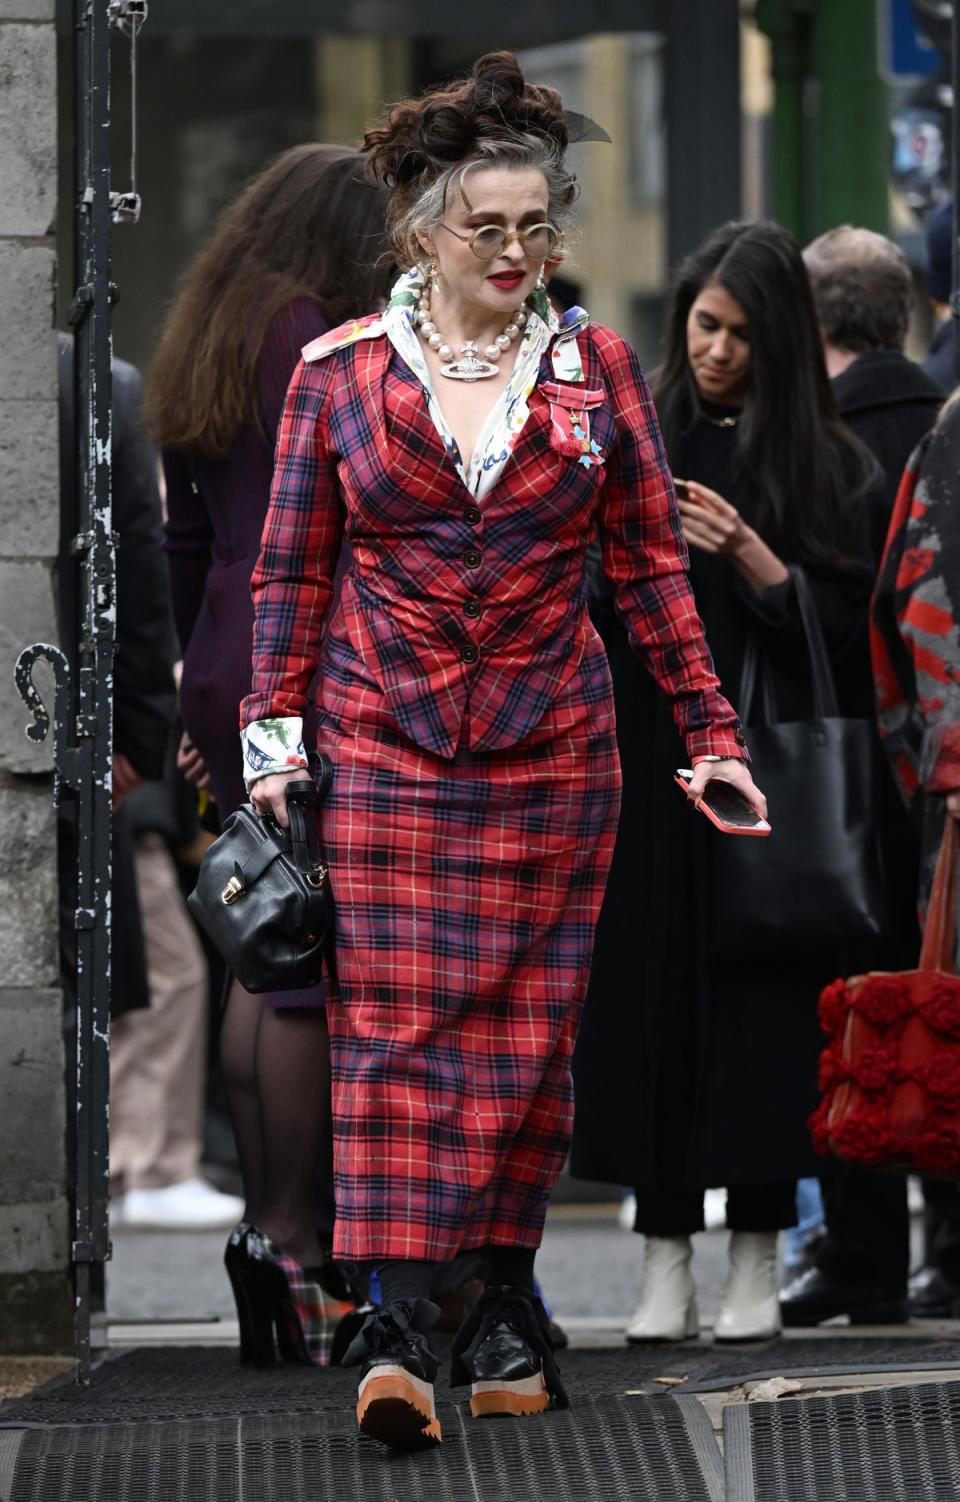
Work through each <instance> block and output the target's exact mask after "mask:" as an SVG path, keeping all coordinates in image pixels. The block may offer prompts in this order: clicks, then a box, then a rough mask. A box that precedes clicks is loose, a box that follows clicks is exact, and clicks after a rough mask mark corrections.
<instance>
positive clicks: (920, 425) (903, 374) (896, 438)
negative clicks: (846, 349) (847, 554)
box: [833, 349, 943, 567]
mask: <svg viewBox="0 0 960 1502" xmlns="http://www.w3.org/2000/svg"><path fill="white" fill-rule="evenodd" d="M833 394H834V396H835V398H836V402H837V407H838V409H839V411H840V416H841V417H842V418H843V420H844V422H845V423H846V424H847V427H848V428H850V430H851V431H852V432H853V433H855V434H856V435H857V437H858V438H859V439H860V441H861V443H863V444H865V445H866V447H867V448H868V449H869V450H870V452H871V454H873V456H874V458H875V459H876V460H877V463H878V464H879V465H880V468H881V470H882V471H883V481H882V484H881V485H880V486H879V487H877V489H876V491H875V493H874V495H873V496H872V504H871V505H870V508H869V525H870V537H871V546H872V550H873V554H874V558H875V561H876V565H877V567H879V564H880V559H881V557H882V555H883V546H884V543H885V541H886V536H887V528H888V526H889V525H890V516H891V513H892V512H893V503H894V500H895V499H896V494H897V490H898V488H899V485H900V479H901V476H902V475H903V471H904V469H905V468H906V463H907V460H908V459H909V458H910V455H911V454H912V453H913V451H914V449H915V448H916V446H917V444H918V443H919V442H920V440H921V438H923V437H924V436H925V434H927V433H929V431H930V429H931V428H932V427H933V424H934V423H935V421H936V418H937V413H938V412H939V410H940V408H941V406H942V405H943V394H942V392H941V390H940V388H939V386H938V385H937V383H936V382H935V381H934V380H932V379H931V377H930V376H929V375H927V374H926V372H925V371H923V370H921V368H920V366H919V365H914V363H913V361H912V360H908V359H907V357H906V355H901V354H900V353H899V351H897V350H893V349H886V350H871V351H870V352H869V353H867V354H864V355H860V356H859V357H858V358H857V359H856V360H854V362H853V364H852V365H848V366H847V369H846V370H845V371H844V372H843V374H842V375H838V376H837V377H836V379H835V380H834V382H833Z"/></svg>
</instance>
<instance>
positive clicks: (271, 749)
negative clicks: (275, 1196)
mask: <svg viewBox="0 0 960 1502" xmlns="http://www.w3.org/2000/svg"><path fill="white" fill-rule="evenodd" d="M240 743H241V745H242V747H243V781H244V785H245V786H246V787H247V788H248V789H249V787H250V786H251V784H252V783H254V782H256V781H257V780H258V778H260V777H269V776H270V775H271V774H272V773H274V772H289V771H290V768H291V767H305V766H306V765H307V753H306V752H305V751H304V749H303V720H302V719H301V718H300V716H299V715H285V716H283V718H277V719H273V720H254V722H253V724H252V725H247V726H246V728H245V729H243V730H241V732H240Z"/></svg>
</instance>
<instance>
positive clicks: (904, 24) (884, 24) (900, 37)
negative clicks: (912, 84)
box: [877, 0, 942, 79]
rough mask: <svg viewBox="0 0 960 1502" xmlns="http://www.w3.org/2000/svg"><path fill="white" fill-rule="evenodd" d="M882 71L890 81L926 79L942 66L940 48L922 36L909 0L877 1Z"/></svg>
mask: <svg viewBox="0 0 960 1502" xmlns="http://www.w3.org/2000/svg"><path fill="white" fill-rule="evenodd" d="M877 11H878V14H877V22H878V25H877V30H878V32H879V41H880V71H881V73H883V74H884V76H885V77H887V78H898V79H902V78H926V77H927V76H928V75H929V74H931V73H936V71H937V69H938V68H939V67H940V64H941V61H942V59H941V56H940V53H939V52H938V51H937V49H936V48H935V47H934V46H932V45H931V43H930V42H928V41H927V39H926V37H925V36H922V35H921V33H920V30H919V28H918V26H917V22H916V18H915V16H914V13H913V7H912V6H911V5H910V0H878V4H877Z"/></svg>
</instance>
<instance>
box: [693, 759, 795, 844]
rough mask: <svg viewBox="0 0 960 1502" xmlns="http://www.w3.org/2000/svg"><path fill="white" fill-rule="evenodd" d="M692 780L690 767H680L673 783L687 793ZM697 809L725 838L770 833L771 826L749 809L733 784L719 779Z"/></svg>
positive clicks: (710, 783)
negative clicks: (726, 835)
mask: <svg viewBox="0 0 960 1502" xmlns="http://www.w3.org/2000/svg"><path fill="white" fill-rule="evenodd" d="M692 779H693V773H692V771H691V770H690V768H689V767H678V768H677V770H676V773H675V775H674V779H673V780H674V782H675V783H676V784H677V787H681V788H684V789H686V787H687V785H688V784H689V783H690V782H691V781H692ZM698 807H699V809H700V812H701V813H702V814H706V816H707V818H708V819H709V820H710V823H711V824H715V825H716V826H717V828H718V829H719V830H722V832H723V833H724V834H752V835H765V834H770V832H771V827H772V826H771V825H769V824H768V823H767V821H766V819H761V817H760V815H759V814H758V813H757V811H756V809H754V808H751V807H750V804H749V803H748V802H747V800H746V798H745V797H744V796H743V794H742V793H741V792H740V791H739V790H738V789H737V788H735V787H734V786H733V784H732V783H729V782H722V781H721V780H720V778H718V777H714V778H712V779H711V780H710V782H708V783H707V785H706V787H705V788H704V790H703V793H702V795H701V798H700V803H699V805H698Z"/></svg>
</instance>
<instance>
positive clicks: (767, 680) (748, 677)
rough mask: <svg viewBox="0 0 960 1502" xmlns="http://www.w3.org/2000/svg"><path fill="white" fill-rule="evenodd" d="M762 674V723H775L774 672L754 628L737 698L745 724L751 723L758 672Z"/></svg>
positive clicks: (746, 653) (744, 655)
mask: <svg viewBox="0 0 960 1502" xmlns="http://www.w3.org/2000/svg"><path fill="white" fill-rule="evenodd" d="M758 672H759V675H760V687H761V689H762V691H763V719H762V720H761V721H760V723H761V724H762V725H773V724H774V723H775V722H776V718H777V701H776V695H775V694H774V689H773V674H772V673H771V671H770V661H769V659H768V658H767V656H766V655H765V654H764V655H763V656H761V654H760V643H759V641H758V639H757V632H756V630H753V631H751V632H750V635H749V636H748V637H747V646H746V650H745V652H744V654H743V667H742V669H741V671H740V690H739V697H738V699H737V709H738V710H739V713H740V718H741V720H742V721H743V723H744V725H749V724H750V711H751V710H752V709H753V696H754V694H755V693H756V691H757V674H758Z"/></svg>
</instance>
